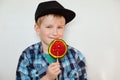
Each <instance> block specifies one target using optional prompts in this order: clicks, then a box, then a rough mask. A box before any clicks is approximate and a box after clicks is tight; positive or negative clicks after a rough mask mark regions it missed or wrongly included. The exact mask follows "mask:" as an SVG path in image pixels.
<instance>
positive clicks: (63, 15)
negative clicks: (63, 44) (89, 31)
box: [16, 1, 87, 80]
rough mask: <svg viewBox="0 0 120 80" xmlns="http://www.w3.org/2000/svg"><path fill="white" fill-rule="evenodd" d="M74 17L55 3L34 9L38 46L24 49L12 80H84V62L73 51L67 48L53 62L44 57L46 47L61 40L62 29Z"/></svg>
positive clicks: (76, 52) (45, 3) (42, 4)
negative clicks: (14, 77) (56, 40)
mask: <svg viewBox="0 0 120 80" xmlns="http://www.w3.org/2000/svg"><path fill="white" fill-rule="evenodd" d="M74 17H75V13H74V12H73V11H71V10H68V9H65V8H64V7H63V6H62V5H61V4H60V3H58V2H57V1H46V2H42V3H40V4H39V5H38V7H37V10H36V13H35V22H36V23H35V26H34V29H35V31H36V33H37V34H38V35H39V36H40V39H41V42H39V43H36V44H33V45H31V46H29V47H28V48H26V49H25V50H24V51H23V53H22V55H21V56H20V59H19V63H18V67H17V71H16V80H55V79H56V78H57V77H58V79H59V80H87V77H86V69H85V58H84V56H83V55H82V54H81V53H80V51H78V50H77V49H75V48H73V47H71V46H69V45H67V46H68V51H67V53H66V55H65V56H64V57H63V58H61V59H59V62H56V60H55V59H54V58H52V57H51V56H50V55H49V54H48V46H49V44H50V42H51V41H53V40H54V39H62V38H63V35H64V30H65V25H66V24H67V23H69V22H70V21H71V20H72V19H73V18H74Z"/></svg>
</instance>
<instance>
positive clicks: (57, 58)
mask: <svg viewBox="0 0 120 80" xmlns="http://www.w3.org/2000/svg"><path fill="white" fill-rule="evenodd" d="M57 62H59V61H58V58H57ZM56 80H58V76H57V78H56Z"/></svg>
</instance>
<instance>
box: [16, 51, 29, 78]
mask: <svg viewBox="0 0 120 80" xmlns="http://www.w3.org/2000/svg"><path fill="white" fill-rule="evenodd" d="M28 65H29V60H28V58H27V56H26V53H25V52H23V53H22V55H21V56H20V58H19V62H18V66H17V70H16V80H31V79H30V76H29V73H30V72H29V66H28Z"/></svg>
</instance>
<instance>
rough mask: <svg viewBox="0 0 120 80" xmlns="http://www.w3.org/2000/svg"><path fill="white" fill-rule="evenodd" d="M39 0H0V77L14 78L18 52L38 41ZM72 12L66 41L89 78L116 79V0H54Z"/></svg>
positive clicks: (119, 27)
mask: <svg viewBox="0 0 120 80" xmlns="http://www.w3.org/2000/svg"><path fill="white" fill-rule="evenodd" d="M41 1H43V0H0V80H15V71H16V67H17V63H18V59H19V56H20V54H21V52H22V51H23V50H24V49H25V48H26V47H28V46H29V45H31V44H33V43H36V42H38V41H39V38H38V36H37V35H36V33H35V31H34V13H35V10H36V7H37V5H38V3H39V2H41ZM58 1H59V2H60V3H61V4H62V5H64V7H66V8H69V9H72V10H74V11H75V12H76V18H75V19H74V20H73V21H72V22H71V23H69V24H67V27H66V32H65V38H64V39H65V40H66V42H67V43H68V44H69V45H71V46H73V47H75V48H77V49H79V50H80V51H81V52H82V53H83V54H84V56H85V57H86V60H87V72H88V78H89V80H120V76H119V74H120V62H119V61H120V0H58Z"/></svg>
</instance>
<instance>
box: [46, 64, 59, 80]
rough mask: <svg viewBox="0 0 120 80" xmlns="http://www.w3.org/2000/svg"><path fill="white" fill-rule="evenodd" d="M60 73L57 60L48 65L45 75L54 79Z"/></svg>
mask: <svg viewBox="0 0 120 80" xmlns="http://www.w3.org/2000/svg"><path fill="white" fill-rule="evenodd" d="M60 73H61V70H60V64H59V62H55V63H52V64H50V65H49V66H48V69H47V74H46V77H47V78H48V79H49V80H55V79H56V78H57V76H58V75H59V74H60Z"/></svg>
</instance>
